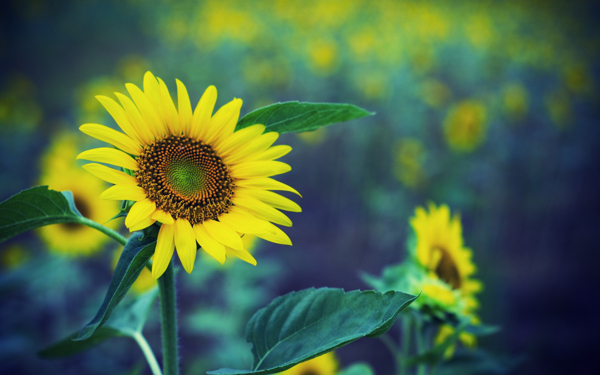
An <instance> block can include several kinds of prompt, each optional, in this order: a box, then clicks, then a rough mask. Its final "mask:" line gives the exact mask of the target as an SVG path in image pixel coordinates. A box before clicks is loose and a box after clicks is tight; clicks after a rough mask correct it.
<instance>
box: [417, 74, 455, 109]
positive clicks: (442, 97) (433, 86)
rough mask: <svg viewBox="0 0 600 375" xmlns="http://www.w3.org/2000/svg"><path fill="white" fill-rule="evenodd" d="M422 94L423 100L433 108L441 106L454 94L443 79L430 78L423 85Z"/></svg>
mask: <svg viewBox="0 0 600 375" xmlns="http://www.w3.org/2000/svg"><path fill="white" fill-rule="evenodd" d="M420 95H421V98H422V99H423V101H424V102H425V103H426V104H427V105H429V106H430V107H433V108H440V107H441V106H443V105H444V104H446V103H447V102H448V99H450V96H451V95H452V93H451V91H450V88H448V86H447V85H446V84H444V83H443V82H441V81H438V80H435V79H428V80H426V81H425V82H423V84H422V85H421V90H420Z"/></svg>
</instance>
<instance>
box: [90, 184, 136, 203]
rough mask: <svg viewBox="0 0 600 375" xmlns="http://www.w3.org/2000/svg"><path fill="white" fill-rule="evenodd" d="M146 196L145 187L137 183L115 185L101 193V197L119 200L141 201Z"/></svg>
mask: <svg viewBox="0 0 600 375" xmlns="http://www.w3.org/2000/svg"><path fill="white" fill-rule="evenodd" d="M145 198H146V193H145V192H144V189H142V188H141V187H139V186H137V185H115V186H111V187H109V188H108V189H106V190H104V192H103V193H102V194H100V199H108V200H119V201H141V200H142V199H145Z"/></svg>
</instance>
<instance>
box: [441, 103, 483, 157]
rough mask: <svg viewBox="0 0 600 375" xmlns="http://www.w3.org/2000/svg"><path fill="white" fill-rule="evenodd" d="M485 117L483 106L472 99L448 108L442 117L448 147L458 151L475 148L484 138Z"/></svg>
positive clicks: (468, 150)
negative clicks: (444, 116)
mask: <svg viewBox="0 0 600 375" xmlns="http://www.w3.org/2000/svg"><path fill="white" fill-rule="evenodd" d="M486 128H487V119H486V111H485V107H484V106H483V105H482V104H481V103H479V102H477V101H473V100H467V101H464V102H462V103H460V104H458V105H456V106H454V107H453V108H451V109H450V111H449V112H448V115H447V116H446V118H445V119H444V135H445V136H446V141H447V142H448V144H449V145H450V147H451V148H452V149H453V150H455V151H459V152H470V151H473V150H474V149H476V148H477V147H478V146H479V145H480V144H481V143H482V142H483V141H484V139H485V136H486Z"/></svg>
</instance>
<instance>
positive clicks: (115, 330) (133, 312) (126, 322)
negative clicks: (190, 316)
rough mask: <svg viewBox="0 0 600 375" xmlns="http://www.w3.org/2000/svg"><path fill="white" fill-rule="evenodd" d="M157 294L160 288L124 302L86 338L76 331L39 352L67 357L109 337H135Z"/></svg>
mask: <svg viewBox="0 0 600 375" xmlns="http://www.w3.org/2000/svg"><path fill="white" fill-rule="evenodd" d="M157 295H158V289H157V288H153V289H152V290H150V291H148V292H146V293H144V294H142V295H140V296H138V297H137V298H135V299H133V300H131V301H129V303H122V304H121V305H119V306H118V307H117V308H116V309H115V310H114V311H113V313H112V315H111V317H110V318H109V319H108V320H107V321H106V322H105V323H104V325H103V326H102V327H100V328H98V329H97V330H96V332H94V334H93V335H92V336H91V337H89V338H88V339H86V340H75V339H76V338H77V336H78V334H79V332H75V333H73V334H71V335H69V336H68V337H65V338H64V339H62V340H60V341H58V342H56V343H54V344H52V345H50V346H48V347H46V348H44V349H42V350H41V351H40V352H39V353H38V354H39V355H40V357H42V358H60V357H67V356H71V355H74V354H77V353H79V352H82V351H84V350H88V349H91V348H92V347H94V346H96V345H98V344H100V343H101V342H103V341H104V340H106V339H108V338H112V337H123V336H129V337H132V338H134V335H135V334H136V333H141V332H142V328H143V327H144V323H145V322H146V318H147V317H148V312H149V311H150V307H151V306H152V303H153V302H154V300H155V299H156V296H157Z"/></svg>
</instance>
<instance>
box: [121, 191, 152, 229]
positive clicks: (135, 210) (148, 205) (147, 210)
mask: <svg viewBox="0 0 600 375" xmlns="http://www.w3.org/2000/svg"><path fill="white" fill-rule="evenodd" d="M154 211H156V204H155V203H154V202H152V201H151V200H150V199H148V198H146V199H142V200H140V201H137V202H135V204H134V205H133V206H131V209H130V210H129V213H128V214H127V217H126V218H125V226H126V227H127V228H131V227H133V226H136V225H137V224H139V223H140V222H141V221H144V220H146V219H148V218H149V217H150V215H152V213H153V212H154Z"/></svg>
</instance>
